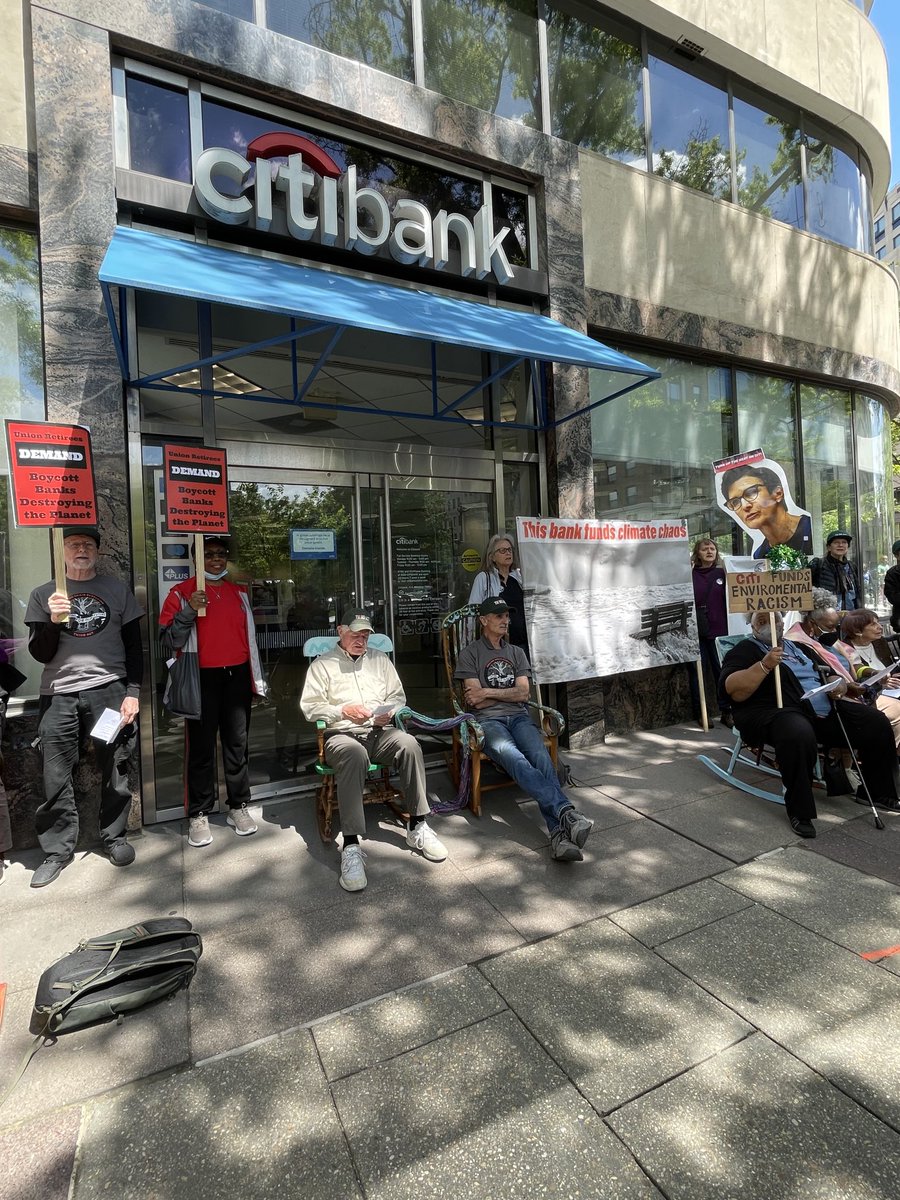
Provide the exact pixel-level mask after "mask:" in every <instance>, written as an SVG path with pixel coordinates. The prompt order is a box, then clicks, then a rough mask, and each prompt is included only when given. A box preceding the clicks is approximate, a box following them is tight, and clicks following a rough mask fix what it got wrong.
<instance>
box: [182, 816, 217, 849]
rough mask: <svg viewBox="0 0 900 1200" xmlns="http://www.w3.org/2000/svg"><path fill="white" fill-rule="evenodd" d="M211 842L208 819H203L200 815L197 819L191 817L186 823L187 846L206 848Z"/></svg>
mask: <svg viewBox="0 0 900 1200" xmlns="http://www.w3.org/2000/svg"><path fill="white" fill-rule="evenodd" d="M211 841H212V834H211V833H210V832H209V817H205V816H204V815H203V814H202V813H201V815H200V816H199V817H191V819H190V820H189V821H188V845H189V846H208V845H209V844H210V842H211Z"/></svg>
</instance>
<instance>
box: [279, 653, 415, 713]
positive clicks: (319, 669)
mask: <svg viewBox="0 0 900 1200" xmlns="http://www.w3.org/2000/svg"><path fill="white" fill-rule="evenodd" d="M345 704H364V705H365V706H366V707H367V708H371V709H375V708H377V707H378V706H379V705H384V704H390V705H391V706H392V707H393V708H402V707H403V705H404V704H406V694H405V692H404V691H403V684H402V683H401V682H400V676H399V675H398V674H397V671H396V669H395V667H394V664H393V663H392V662H391V660H390V659H389V658H388V656H387V655H386V654H383V653H382V652H381V651H380V650H366V652H365V654H363V655H361V656H360V657H359V658H357V659H356V660H354V659H352V658H351V657H350V655H349V654H348V653H347V651H346V650H342V649H341V647H340V646H335V648H334V649H333V650H329V651H328V652H327V654H322V655H320V657H319V658H317V659H316V660H315V662H313V663H312V665H311V666H310V668H309V671H308V673H307V676H306V683H305V684H304V685H303V695H302V696H301V697H300V709H301V711H302V712H303V715H304V717H306V719H307V721H324V722H325V724H326V727H327V728H328V729H329V730H330V731H335V730H339V731H342V730H347V729H352V730H354V731H355V732H360V731H363V730H366V729H371V728H372V722H371V721H367V722H366V723H365V724H363V725H359V724H357V723H356V722H355V721H348V720H347V719H346V718H344V717H342V716H341V709H342V708H343V707H344V705H345Z"/></svg>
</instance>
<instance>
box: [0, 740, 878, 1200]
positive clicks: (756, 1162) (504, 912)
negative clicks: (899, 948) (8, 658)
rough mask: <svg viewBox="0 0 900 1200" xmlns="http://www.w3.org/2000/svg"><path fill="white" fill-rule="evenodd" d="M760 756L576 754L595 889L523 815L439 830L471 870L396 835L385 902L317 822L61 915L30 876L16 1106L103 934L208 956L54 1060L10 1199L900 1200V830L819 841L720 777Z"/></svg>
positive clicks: (105, 877)
mask: <svg viewBox="0 0 900 1200" xmlns="http://www.w3.org/2000/svg"><path fill="white" fill-rule="evenodd" d="M730 741H731V738H730V735H728V734H726V732H725V731H723V730H716V731H715V732H713V733H711V734H703V733H702V732H701V731H699V730H694V729H692V728H690V727H688V726H677V727H674V728H671V729H667V730H657V731H653V732H644V733H635V734H632V735H630V736H629V737H628V738H614V739H611V740H610V741H609V742H608V743H607V744H606V745H604V746H600V747H597V748H596V749H592V750H590V751H582V752H578V753H575V752H573V753H571V754H568V755H566V758H567V761H568V762H569V763H570V764H571V766H572V770H573V775H574V777H575V778H576V780H577V781H578V784H579V786H578V787H576V788H575V789H574V790H573V800H574V801H575V803H576V804H577V805H578V806H579V807H581V808H583V809H584V810H585V811H586V812H587V813H588V814H589V815H590V816H592V817H593V818H594V821H595V827H594V833H593V834H592V836H591V839H590V841H589V842H588V845H587V847H586V859H585V862H584V863H581V864H560V863H555V862H553V861H551V860H550V858H549V855H548V850H547V840H546V837H545V835H544V833H543V830H542V827H541V824H540V818H539V814H538V813H537V806H536V805H535V804H534V803H533V802H530V801H524V800H521V798H520V799H519V800H518V801H517V799H516V796H515V793H514V792H513V791H502V792H495V793H489V794H488V796H487V798H486V803H485V815H484V816H483V817H482V819H481V820H475V819H473V818H472V817H471V816H470V815H469V814H468V813H462V814H459V813H458V814H453V815H449V816H443V817H435V818H434V819H433V825H434V827H435V829H436V830H437V832H438V834H439V836H440V837H441V838H442V839H443V840H444V841H445V842H446V844H447V846H448V848H449V850H450V858H449V860H448V861H447V862H446V863H443V864H440V865H435V864H431V863H427V862H425V861H424V860H422V859H421V858H420V857H418V856H416V855H414V854H412V853H411V852H410V851H408V850H407V848H406V846H405V844H404V841H403V835H402V831H401V830H400V829H399V828H398V827H397V826H396V825H395V824H394V823H393V820H392V818H391V817H390V814H389V813H386V812H381V810H377V809H375V810H371V809H370V810H369V831H370V834H371V837H370V840H369V841H368V842H367V843H366V851H367V854H368V860H367V870H368V874H369V881H370V882H369V887H368V889H367V890H366V891H365V892H363V893H361V894H354V895H348V894H347V893H345V892H343V891H342V890H341V889H340V887H339V886H338V882H337V880H338V873H339V860H338V854H337V852H336V850H335V849H334V848H333V847H324V846H323V845H322V843H321V842H320V841H319V839H318V835H317V833H316V831H315V823H314V820H313V811H312V803H311V801H309V800H307V801H302V802H300V801H294V802H291V803H284V802H283V803H280V804H278V805H275V806H272V807H267V808H265V809H264V810H263V811H262V813H261V815H258V816H257V820H258V822H259V825H260V831H259V833H258V834H256V835H255V836H254V837H251V838H237V837H235V836H234V835H233V833H232V831H231V830H230V829H228V828H226V826H225V825H224V819H219V818H217V819H216V821H215V822H214V824H215V829H214V837H215V840H214V843H213V845H212V846H210V847H208V848H206V849H202V850H193V849H191V848H189V847H187V845H186V840H185V838H184V836H183V834H182V833H181V831H180V830H179V829H177V828H173V827H156V828H153V829H149V830H145V831H144V833H143V834H142V835H141V836H140V837H139V838H138V839H136V846H137V851H138V858H137V862H136V863H135V865H134V866H133V867H129V868H127V869H124V870H119V869H116V868H114V867H112V866H111V865H110V864H109V863H108V862H107V861H106V860H105V859H104V858H102V857H101V856H99V855H97V854H88V855H84V856H79V857H78V858H77V859H76V861H75V863H73V864H72V865H71V866H70V867H68V868H67V869H66V870H65V871H64V873H63V875H62V876H61V877H60V879H59V880H58V881H57V882H56V883H55V884H53V885H51V886H50V887H48V888H46V889H44V890H41V891H31V890H30V889H29V887H28V879H29V877H30V870H31V869H32V868H33V867H34V866H35V865H36V863H37V861H38V860H39V857H40V856H39V854H37V853H36V852H34V853H31V852H29V853H28V854H23V855H22V856H21V857H20V858H18V859H17V858H16V856H15V855H13V866H12V868H11V869H10V870H9V872H8V873H7V875H8V878H7V881H6V882H4V884H3V886H2V888H0V925H2V959H0V979H2V980H5V981H6V982H7V983H8V984H9V995H8V997H7V1006H6V1015H5V1018H4V1021H3V1026H2V1030H0V1086H3V1085H4V1084H5V1082H6V1080H7V1079H8V1078H9V1077H10V1075H11V1073H12V1071H13V1069H14V1066H15V1064H16V1063H17V1061H18V1059H19V1058H20V1056H21V1055H22V1053H24V1050H25V1048H26V1047H27V1045H28V1043H29V1040H30V1036H29V1034H28V1032H27V1027H28V1020H29V1016H30V1011H31V1005H32V1002H33V999H34V990H35V985H36V982H37V979H38V976H39V975H40V972H41V971H42V970H43V968H44V967H46V966H47V965H48V964H49V963H50V962H52V961H53V960H54V959H55V958H57V957H58V956H59V955H61V954H63V953H65V952H67V951H68V950H71V949H72V948H73V947H74V946H75V945H76V944H77V943H78V941H79V940H80V939H81V938H82V937H84V936H87V935H90V934H94V933H100V932H104V931H106V930H109V929H113V928H116V927H118V926H122V925H126V924H128V923H130V922H132V921H134V920H138V919H142V918H147V917H150V916H163V915H167V914H174V915H184V916H187V917H189V918H190V919H191V920H192V921H193V922H194V924H195V926H196V928H197V929H198V930H199V931H200V932H201V933H202V934H203V937H204V954H203V958H202V960H201V962H200V967H199V970H198V973H197V976H196V978H195V979H194V981H193V983H192V984H191V987H190V989H189V990H188V991H187V992H182V993H180V994H179V995H178V996H176V997H174V998H173V999H171V1000H169V1001H167V1002H165V1003H163V1004H162V1005H158V1006H156V1007H154V1008H151V1009H148V1010H145V1011H144V1012H142V1013H139V1014H135V1015H133V1016H131V1017H129V1018H127V1019H126V1020H125V1021H124V1023H123V1024H121V1025H116V1024H109V1025H103V1026H97V1027H94V1028H93V1029H88V1030H83V1031H81V1032H77V1033H71V1034H66V1035H64V1036H62V1037H61V1038H60V1039H59V1041H58V1042H57V1043H56V1044H55V1045H51V1046H48V1047H45V1048H44V1049H42V1050H41V1051H40V1053H39V1054H38V1055H37V1057H36V1059H35V1060H34V1061H33V1062H32V1064H31V1065H30V1067H29V1068H28V1071H27V1073H26V1075H25V1077H24V1078H23V1080H22V1081H21V1082H20V1084H19V1086H18V1087H17V1089H16V1091H15V1092H14V1094H13V1096H12V1097H11V1099H10V1100H9V1101H7V1103H6V1104H5V1105H4V1107H3V1108H0V1196H2V1197H3V1200H31V1198H32V1197H33V1198H34V1200H57V1198H59V1200H65V1198H66V1197H67V1196H71V1197H72V1198H73V1200H88V1198H90V1200H94V1198H96V1197H101V1196H102V1197H111V1198H113V1200H132V1198H133V1200H151V1198H153V1200H182V1198H185V1200H186V1198H187V1197H191V1198H198V1200H204V1198H207V1197H212V1198H218V1197H231V1196H252V1197H254V1198H268V1197H272V1198H276V1197H277V1198H279V1200H282V1198H285V1197H304V1198H308V1200H318V1198H320V1197H321V1198H322V1200H343V1198H344V1197H347V1198H351V1197H366V1198H367V1200H372V1198H378V1200H388V1198H390V1200H394V1198H396V1200H406V1198H407V1197H409V1198H412V1197H416V1198H417V1200H421V1198H423V1197H441V1198H443V1200H447V1198H450V1200H454V1198H456V1197H465V1200H480V1198H481V1197H484V1198H491V1200H496V1198H498V1197H516V1198H517V1200H518V1198H527V1200H530V1198H531V1197H550V1198H555V1197H591V1198H594V1200H596V1198H598V1197H602V1198H604V1200H606V1198H612V1197H628V1198H630V1197H635V1198H638V1197H641V1198H643V1197H655V1196H666V1197H669V1198H670V1200H706V1197H709V1198H710V1200H712V1198H713V1197H715V1198H716V1200H722V1198H723V1197H732V1196H733V1197H741V1200H748V1198H756V1197H758V1198H759V1200H782V1198H783V1200H805V1198H807V1197H809V1198H810V1200H812V1198H813V1197H815V1200H832V1198H833V1200H847V1198H848V1197H851V1198H854V1200H855V1198H856V1197H860V1198H862V1197H866V1198H875V1197H879V1198H883V1200H896V1197H897V1196H898V1194H900V1135H898V1130H900V1046H898V1040H900V1039H898V1036H897V1030H898V1028H900V954H898V955H896V956H887V957H884V958H882V959H880V960H878V961H867V960H864V959H863V958H861V957H860V956H861V954H863V953H865V952H867V951H877V950H882V949H887V948H889V947H894V946H895V945H896V944H897V943H900V888H898V885H900V818H895V817H892V816H890V815H888V814H885V823H886V825H887V828H886V829H885V830H884V831H883V832H878V831H876V830H875V829H874V828H873V827H872V822H871V816H866V814H865V810H863V809H861V808H860V807H859V806H858V805H856V804H855V803H853V802H852V801H851V800H850V799H838V800H836V801H835V800H830V801H828V800H825V799H824V797H823V799H822V801H821V803H820V820H819V822H818V830H819V836H818V838H817V839H815V840H814V841H809V842H801V841H798V840H797V839H795V838H794V836H793V834H792V832H791V829H790V827H789V825H788V823H787V821H786V819H785V816H784V810H783V809H782V808H780V807H779V806H776V805H773V804H770V803H768V802H766V801H762V800H756V799H754V798H752V797H749V796H746V795H744V794H742V793H740V792H737V791H735V790H733V789H729V788H727V787H726V786H725V785H723V784H722V783H721V781H719V780H717V779H716V778H715V777H714V776H713V775H712V774H711V773H709V772H707V771H706V770H705V769H704V768H703V767H702V766H701V765H699V764H698V763H697V761H696V756H697V754H698V753H700V752H702V751H707V752H711V753H713V754H719V753H722V749H721V748H724V747H725V746H726V745H729V744H730ZM433 782H435V783H437V782H439V781H438V780H437V779H435V780H434V781H433ZM442 790H445V791H446V790H449V788H448V785H446V784H444V788H443V789H442ZM379 815H381V818H382V819H381V820H380V821H379V820H378V817H379Z"/></svg>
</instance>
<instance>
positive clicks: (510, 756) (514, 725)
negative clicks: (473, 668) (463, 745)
mask: <svg viewBox="0 0 900 1200" xmlns="http://www.w3.org/2000/svg"><path fill="white" fill-rule="evenodd" d="M479 723H480V725H481V727H482V729H483V730H484V751H485V753H486V754H488V755H489V756H490V757H491V759H492V760H493V761H494V762H495V763H496V764H497V766H498V767H502V768H503V770H504V771H505V772H506V773H507V775H511V776H512V778H513V779H514V780H515V781H516V783H517V784H518V785H519V787H520V788H521V789H522V791H523V792H527V793H528V795H529V796H533V797H534V799H535V800H537V802H538V807H539V808H540V810H541V815H542V816H543V818H544V820H545V821H546V822H547V829H548V830H549V831H550V833H553V832H554V831H555V830H556V829H558V828H559V815H560V813H561V812H562V811H563V810H564V809H566V808H572V801H571V800H570V799H569V798H568V796H567V795H566V794H565V792H564V791H563V790H562V788H561V787H560V786H559V779H558V778H557V775H556V767H554V765H553V760H552V759H551V757H550V755H549V754H548V753H547V747H546V746H545V745H544V739H543V737H542V736H541V732H540V730H539V729H538V728H537V726H536V725H535V723H534V722H533V721H532V719H531V717H529V716H528V714H527V713H515V714H514V715H513V716H511V717H485V718H484V719H483V720H480V722H479Z"/></svg>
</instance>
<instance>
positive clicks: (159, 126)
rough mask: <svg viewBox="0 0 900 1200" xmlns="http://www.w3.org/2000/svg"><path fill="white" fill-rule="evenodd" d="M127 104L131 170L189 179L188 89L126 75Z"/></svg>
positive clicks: (168, 177) (183, 180)
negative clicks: (165, 85)
mask: <svg viewBox="0 0 900 1200" xmlns="http://www.w3.org/2000/svg"><path fill="white" fill-rule="evenodd" d="M125 97H126V103H127V105H128V141H129V147H130V150H129V154H130V162H129V164H128V165H129V166H130V167H131V169H132V171H144V172H145V173H146V174H147V175H161V176H162V177H163V178H164V179H178V180H180V181H181V182H182V183H190V181H191V135H190V120H189V115H188V98H187V92H182V91H178V89H177V88H171V87H164V86H163V85H162V84H159V83H151V82H150V81H149V80H148V79H141V78H140V77H139V76H137V75H128V76H126V79H125Z"/></svg>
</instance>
